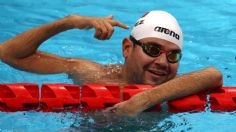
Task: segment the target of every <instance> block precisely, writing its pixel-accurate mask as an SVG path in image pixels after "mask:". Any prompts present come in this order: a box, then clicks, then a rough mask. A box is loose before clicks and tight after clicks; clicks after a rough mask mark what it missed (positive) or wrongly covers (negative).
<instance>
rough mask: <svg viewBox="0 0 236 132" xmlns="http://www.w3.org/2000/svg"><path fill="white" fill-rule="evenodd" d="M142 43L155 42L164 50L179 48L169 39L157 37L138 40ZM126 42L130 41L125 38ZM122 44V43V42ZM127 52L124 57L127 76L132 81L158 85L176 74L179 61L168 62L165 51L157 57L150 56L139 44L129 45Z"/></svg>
mask: <svg viewBox="0 0 236 132" xmlns="http://www.w3.org/2000/svg"><path fill="white" fill-rule="evenodd" d="M139 41H140V42H142V43H147V44H148V43H150V42H152V43H156V44H159V45H160V49H162V50H165V51H167V52H168V51H172V50H180V49H179V47H178V46H177V45H175V44H173V43H171V42H169V41H166V40H163V39H158V38H144V39H141V40H139ZM127 43H132V42H131V41H130V39H127ZM123 46H124V43H123ZM130 46H131V47H130V49H129V51H128V54H124V48H123V55H124V57H125V65H126V67H127V76H128V77H129V80H132V83H141V84H142V83H143V84H150V85H159V84H162V83H164V82H166V81H169V80H170V79H173V78H174V77H175V76H176V73H177V69H178V66H179V62H177V63H169V62H168V60H167V57H166V53H162V54H161V55H160V56H158V57H151V56H149V55H147V54H146V53H145V52H143V49H142V47H141V46H139V45H135V46H134V45H133V44H132V45H130Z"/></svg>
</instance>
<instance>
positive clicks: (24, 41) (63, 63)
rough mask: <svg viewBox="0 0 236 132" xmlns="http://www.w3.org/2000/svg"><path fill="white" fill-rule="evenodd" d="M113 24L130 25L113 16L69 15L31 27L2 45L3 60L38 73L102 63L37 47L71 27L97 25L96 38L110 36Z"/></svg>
mask: <svg viewBox="0 0 236 132" xmlns="http://www.w3.org/2000/svg"><path fill="white" fill-rule="evenodd" d="M113 26H119V27H122V28H128V27H127V26H126V25H124V24H122V23H120V22H119V21H114V20H113V17H112V16H108V17H105V18H95V17H87V16H78V15H70V16H68V17H65V18H63V19H60V20H57V21H55V22H52V23H49V24H46V25H43V26H39V27H36V28H33V29H31V30H28V31H26V32H24V33H22V34H20V35H18V36H16V37H14V38H12V39H10V40H8V41H5V42H3V43H2V44H0V59H1V60H2V61H4V62H6V63H7V64H9V65H12V66H13V67H16V68H18V69H21V70H26V71H30V72H36V73H47V74H48V73H62V72H70V70H72V69H73V67H75V66H76V67H77V68H79V66H80V64H82V63H85V64H86V65H93V66H99V64H96V63H94V62H90V61H87V60H83V59H70V58H64V57H60V56H57V55H53V54H48V53H43V52H40V51H37V48H38V47H39V46H40V45H41V44H42V43H43V42H44V41H45V40H47V39H49V38H50V37H52V36H54V35H56V34H58V33H60V32H63V31H66V30H69V29H74V28H78V29H89V28H95V29H96V32H95V34H94V37H96V38H97V39H101V40H104V39H109V38H110V37H111V35H112V33H113V31H114V29H113Z"/></svg>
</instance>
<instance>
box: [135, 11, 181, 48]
mask: <svg viewBox="0 0 236 132" xmlns="http://www.w3.org/2000/svg"><path fill="white" fill-rule="evenodd" d="M131 35H132V36H133V37H134V38H135V39H137V40H140V39H143V38H147V37H155V38H160V39H164V40H167V41H169V42H172V43H174V44H176V45H177V46H179V48H180V49H181V48H182V42H183V34H182V30H181V28H180V26H179V24H178V22H177V20H176V19H175V17H174V16H172V15H171V14H169V13H168V12H165V11H151V12H148V13H146V14H145V15H143V16H142V17H141V18H140V19H138V21H137V22H136V24H135V26H134V28H133V30H132V31H131Z"/></svg>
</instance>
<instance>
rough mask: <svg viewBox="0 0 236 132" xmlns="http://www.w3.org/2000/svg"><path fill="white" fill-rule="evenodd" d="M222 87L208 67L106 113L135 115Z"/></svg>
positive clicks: (152, 90) (213, 71) (220, 78)
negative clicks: (156, 105)
mask: <svg viewBox="0 0 236 132" xmlns="http://www.w3.org/2000/svg"><path fill="white" fill-rule="evenodd" d="M221 85H222V75H221V72H220V71H218V70H217V69H215V68H213V67H210V68H206V69H203V70H200V71H196V72H192V73H188V74H185V75H181V76H179V77H177V78H175V79H172V80H170V81H168V82H166V83H164V84H162V85H160V86H157V87H156V88H153V89H150V90H146V91H144V92H141V93H139V94H136V95H135V96H133V97H132V98H130V99H129V100H127V101H124V102H121V103H119V104H116V105H115V106H114V107H112V108H109V109H108V111H110V110H111V111H114V112H116V113H117V114H118V115H131V116H132V115H136V114H138V113H140V112H142V111H143V110H145V109H148V108H150V107H151V106H153V105H155V104H159V103H161V102H163V101H167V100H172V99H176V98H180V97H184V96H187V95H191V94H196V93H198V92H200V91H204V90H208V89H211V88H216V87H219V86H221Z"/></svg>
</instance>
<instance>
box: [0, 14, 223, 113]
mask: <svg viewBox="0 0 236 132" xmlns="http://www.w3.org/2000/svg"><path fill="white" fill-rule="evenodd" d="M115 26H116V27H119V28H123V29H125V30H126V29H128V28H129V27H128V26H127V25H125V24H123V23H122V22H120V21H116V20H114V19H113V16H107V17H100V18H99V17H88V16H79V15H69V16H67V17H65V18H62V19H59V20H57V21H55V22H52V23H49V24H45V25H42V26H39V27H36V28H33V29H30V30H28V31H26V32H24V33H21V34H19V35H17V36H16V37H14V38H11V39H10V40H7V41H5V42H3V43H2V44H0V59H1V60H2V61H3V62H5V63H7V64H9V65H11V66H13V67H15V68H17V69H20V70H25V71H29V72H34V73H39V74H56V73H66V74H68V75H69V77H70V78H72V80H73V81H74V83H76V84H77V83H79V82H82V83H84V84H86V83H112V84H120V85H125V84H149V85H154V86H156V87H155V88H153V89H150V90H146V91H144V92H141V93H139V94H137V95H135V96H133V97H132V98H130V99H129V100H127V101H124V102H121V103H118V104H116V105H114V106H113V107H111V108H108V109H107V110H108V111H113V112H115V113H116V114H118V115H137V114H138V113H140V112H142V111H144V110H145V109H148V108H149V107H151V106H153V105H155V104H158V103H161V102H163V101H167V100H171V99H175V98H179V97H183V96H187V95H191V94H195V93H198V92H200V91H203V90H208V89H210V88H215V87H219V86H221V85H222V74H221V72H220V71H219V70H217V69H216V68H214V67H208V68H205V69H202V70H199V71H195V72H191V73H187V74H184V75H178V76H177V75H176V74H177V70H178V67H179V64H180V60H181V57H182V43H183V33H182V30H181V28H180V26H179V24H178V22H177V20H176V19H175V17H174V16H172V15H171V14H169V13H167V12H165V11H151V12H149V13H146V14H145V15H143V16H142V17H141V18H140V19H138V21H137V22H136V24H135V26H134V27H133V29H132V31H131V34H130V36H127V37H126V38H124V39H123V42H122V54H123V57H124V59H125V62H124V64H123V65H121V64H119V65H118V64H117V65H116V64H114V65H109V64H107V65H103V64H98V63H96V62H92V61H90V60H85V59H82V58H65V57H61V56H58V55H54V54H50V53H46V52H42V51H38V50H37V49H38V47H39V46H40V45H41V44H42V43H43V42H44V41H46V40H47V39H49V38H50V37H52V36H54V35H56V34H58V33H61V32H64V31H66V30H70V29H80V30H85V29H91V28H94V29H95V33H94V37H95V38H97V39H99V40H107V39H110V38H111V36H112V34H113V32H114V27H115ZM108 73H109V74H108Z"/></svg>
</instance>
